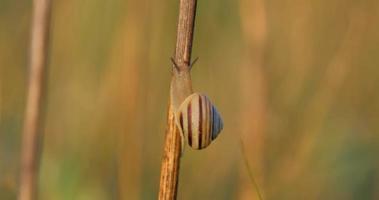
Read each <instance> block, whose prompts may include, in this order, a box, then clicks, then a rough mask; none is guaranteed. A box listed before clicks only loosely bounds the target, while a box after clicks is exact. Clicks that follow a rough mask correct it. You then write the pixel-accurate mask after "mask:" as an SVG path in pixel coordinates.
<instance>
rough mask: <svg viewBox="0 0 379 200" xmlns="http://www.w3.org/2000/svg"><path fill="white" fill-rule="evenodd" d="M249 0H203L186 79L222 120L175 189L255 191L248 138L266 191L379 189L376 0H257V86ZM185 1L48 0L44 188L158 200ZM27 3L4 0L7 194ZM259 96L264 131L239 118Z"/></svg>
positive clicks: (0, 124) (12, 179)
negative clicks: (246, 27)
mask: <svg viewBox="0 0 379 200" xmlns="http://www.w3.org/2000/svg"><path fill="white" fill-rule="evenodd" d="M242 1H249V0H241V1H227V0H218V1H216V0H210V1H201V0H200V1H198V10H197V18H196V20H197V21H196V28H195V39H194V45H193V48H194V49H193V57H197V56H199V57H200V59H199V61H198V63H197V64H196V65H195V66H194V68H193V70H192V76H193V77H192V79H193V82H194V88H195V90H196V91H200V92H205V93H207V94H208V95H209V96H210V97H211V99H212V100H213V101H214V102H215V104H216V105H217V107H218V109H219V110H220V112H221V113H222V115H223V118H224V123H225V129H224V131H223V133H222V134H221V136H220V137H219V138H218V139H217V140H216V141H215V142H214V143H213V144H212V145H211V146H210V147H209V148H207V149H206V150H204V151H201V152H200V151H194V150H191V149H190V148H188V147H187V148H186V150H185V154H184V157H183V159H182V163H181V173H180V184H179V193H178V199H256V196H255V195H256V194H255V191H254V188H253V187H252V185H251V183H250V182H249V180H247V182H246V179H247V177H248V175H247V172H246V166H245V165H244V164H243V163H244V162H243V161H242V156H243V155H242V153H241V148H240V146H239V145H240V143H239V140H240V138H242V139H243V140H245V141H244V144H245V145H246V146H248V147H251V148H250V149H249V148H247V149H248V151H247V152H246V155H247V157H248V158H249V159H251V160H250V161H251V163H250V165H251V166H260V167H252V168H254V169H253V170H256V171H255V172H256V173H255V174H257V176H258V177H259V178H258V184H260V187H261V188H262V191H263V193H264V194H265V195H264V196H265V197H266V199H357V200H358V199H359V200H361V199H378V198H379V158H378V152H379V135H378V133H379V115H378V113H379V92H378V90H379V68H378V67H377V66H378V65H379V57H378V56H377V55H378V54H379V26H377V21H378V19H379V3H378V1H376V0H363V1H359V2H358V1H346V0H331V1H326V0H322V1H316V0H313V1H300V0H298V1H290V0H285V1H262V2H263V4H264V9H265V13H266V24H267V25H266V27H267V31H266V35H265V38H266V39H265V43H264V50H262V51H264V53H263V55H262V60H263V61H262V63H261V66H258V67H260V70H261V72H262V74H260V75H259V76H260V77H261V78H262V80H264V83H265V85H266V87H263V90H264V92H262V93H259V92H256V88H257V87H259V85H258V86H257V85H256V82H254V80H255V79H254V77H255V76H254V75H256V74H254V71H251V70H250V69H255V68H254V67H257V66H253V65H254V64H251V63H254V60H255V58H256V56H255V55H254V52H256V51H258V50H256V49H254V48H255V47H254V45H253V47H251V46H249V45H248V44H247V40H248V39H247V38H248V37H249V36H246V34H244V33H243V28H242V26H243V25H242V23H241V18H243V17H244V16H243V14H241V12H240V11H241V6H240V3H241V2H242ZM257 1H258V0H251V2H253V3H254V2H255V3H256V2H257ZM177 8H178V1H174V0H169V1H158V0H150V1H147V0H126V1H121V0H113V1H101V0H91V1H89V0H82V1H74V0H65V1H63V0H57V1H53V16H52V27H51V45H50V61H49V70H48V87H47V88H48V89H47V104H46V105H44V106H45V107H46V110H47V113H46V123H45V124H46V125H45V128H44V134H45V136H44V142H43V155H42V161H41V174H40V180H39V185H40V199H54V200H60V199H62V200H63V199H70V200H71V199H75V200H76V199H77V200H86V199H91V200H92V199H155V198H156V197H157V193H158V188H159V186H158V184H159V173H160V162H161V157H162V152H163V141H164V130H165V123H166V109H167V102H168V90H169V82H170V69H171V65H170V61H169V57H170V56H172V54H173V51H174V46H175V37H176V36H175V35H176V21H177V14H178V10H177ZM31 9H32V1H30V0H28V1H26V0H18V1H11V0H0V27H1V29H0V199H4V200H7V199H15V198H16V195H17V186H18V171H19V157H20V155H19V152H20V140H21V139H20V138H21V130H22V122H23V112H24V106H25V96H26V84H27V72H28V70H27V62H28V46H29V38H30V21H31ZM251 9H252V12H253V11H254V7H252V8H251ZM249 20H250V19H247V22H249ZM254 22H256V21H254V19H251V23H252V26H253V27H255V24H254ZM256 27H257V28H259V26H256ZM251 48H252V49H253V50H251ZM249 63H250V64H249ZM246 72H248V73H246ZM245 79H246V80H245ZM247 79H252V80H253V82H246V81H247ZM246 83H247V84H246ZM251 83H252V84H251ZM250 92H251V93H250ZM257 95H265V96H264V104H263V105H264V107H265V108H264V109H263V110H264V112H265V117H264V119H265V131H262V132H259V133H256V132H251V131H249V128H247V129H246V128H243V127H249V124H251V123H252V124H254V121H256V120H257V119H260V118H261V116H255V115H254V113H255V112H254V110H253V111H252V112H250V111H251V109H248V108H247V107H249V106H250V104H254V102H255V101H254V99H256V98H258V96H257ZM243 102H244V103H243ZM258 107H259V106H258ZM241 118H243V119H241ZM249 120H250V122H251V123H250V122H249ZM254 134H257V135H258V136H257V137H253V138H254V139H251V137H249V135H254ZM260 142H262V143H264V146H263V147H262V148H260V151H259V152H258V151H254V147H256V146H258V145H259V144H261V143H260ZM258 157H259V158H261V159H258V161H257V159H255V158H258ZM259 168H260V169H259ZM244 180H245V181H244ZM246 184H247V186H246ZM244 188H248V189H247V190H249V191H248V192H247V193H248V194H249V195H248V196H247V198H246V196H245V197H243V196H244V195H242V194H243V193H244V192H245V191H243V189H244Z"/></svg>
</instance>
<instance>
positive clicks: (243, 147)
mask: <svg viewBox="0 0 379 200" xmlns="http://www.w3.org/2000/svg"><path fill="white" fill-rule="evenodd" d="M240 146H241V153H242V158H243V163H244V165H245V167H246V170H247V173H248V174H249V178H250V180H251V182H252V183H253V186H254V189H255V190H256V191H257V196H258V199H259V200H263V198H262V194H261V190H260V189H259V186H258V183H257V181H256V180H255V176H254V173H253V170H252V169H251V167H250V164H249V159H248V158H247V155H246V151H245V145H244V143H243V140H242V138H240Z"/></svg>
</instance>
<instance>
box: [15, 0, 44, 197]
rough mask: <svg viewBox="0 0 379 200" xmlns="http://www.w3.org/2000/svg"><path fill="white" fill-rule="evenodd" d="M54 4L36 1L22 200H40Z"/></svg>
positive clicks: (23, 144) (22, 164)
mask: <svg viewBox="0 0 379 200" xmlns="http://www.w3.org/2000/svg"><path fill="white" fill-rule="evenodd" d="M50 12H51V1H50V0H34V2H33V21H32V36H31V47H30V63H29V84H28V95H27V102H26V110H25V121H24V130H23V136H22V151H21V172H20V188H19V196H18V199H19V200H33V199H37V183H38V181H37V180H38V166H39V157H40V155H38V154H39V152H41V149H40V143H41V141H42V124H43V119H42V118H43V117H42V100H43V97H44V91H43V87H45V85H44V82H45V78H44V77H45V75H44V73H45V71H46V69H45V68H46V64H47V53H48V41H49V24H50Z"/></svg>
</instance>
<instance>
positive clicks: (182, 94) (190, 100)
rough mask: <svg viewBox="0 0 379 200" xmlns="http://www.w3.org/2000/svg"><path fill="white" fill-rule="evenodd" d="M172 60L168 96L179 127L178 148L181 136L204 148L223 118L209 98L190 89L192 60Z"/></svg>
mask: <svg viewBox="0 0 379 200" xmlns="http://www.w3.org/2000/svg"><path fill="white" fill-rule="evenodd" d="M171 60H172V63H173V78H172V82H171V86H170V98H171V99H170V100H171V104H172V106H173V110H174V114H175V123H176V126H177V127H178V129H179V131H180V136H181V145H182V146H181V149H182V152H183V150H184V141H185V138H187V139H188V144H189V145H190V146H191V147H192V148H193V149H203V148H206V147H207V146H208V145H210V143H211V142H212V141H213V140H214V139H216V137H217V136H218V134H219V133H220V132H221V130H222V129H223V122H222V119H221V116H220V114H219V112H218V111H217V109H216V107H215V106H214V105H213V104H212V102H211V101H210V100H209V98H208V97H207V96H206V95H204V94H200V93H197V92H195V93H194V92H193V90H192V82H191V75H190V71H191V68H192V66H193V64H194V63H195V62H196V61H197V59H195V61H194V62H193V63H192V64H187V63H185V62H184V63H180V65H179V64H178V63H177V62H176V61H175V60H174V59H171Z"/></svg>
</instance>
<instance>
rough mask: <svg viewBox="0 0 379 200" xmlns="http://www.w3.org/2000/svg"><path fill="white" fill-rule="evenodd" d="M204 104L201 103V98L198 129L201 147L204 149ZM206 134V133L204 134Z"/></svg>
mask: <svg viewBox="0 0 379 200" xmlns="http://www.w3.org/2000/svg"><path fill="white" fill-rule="evenodd" d="M202 129H203V102H202V101H201V96H199V127H198V131H199V146H200V147H202V146H203V145H202V136H203V135H205V134H202V133H203V131H202ZM204 133H206V132H204Z"/></svg>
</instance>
